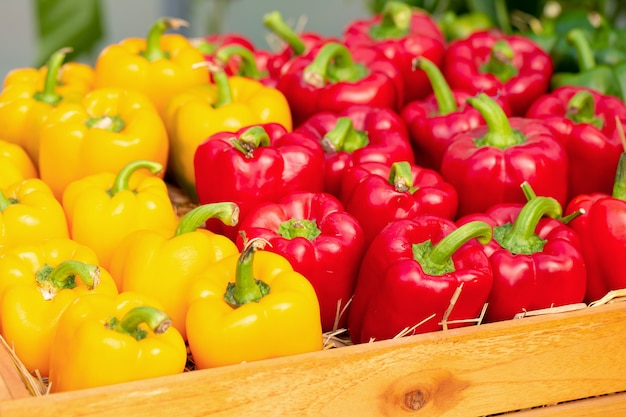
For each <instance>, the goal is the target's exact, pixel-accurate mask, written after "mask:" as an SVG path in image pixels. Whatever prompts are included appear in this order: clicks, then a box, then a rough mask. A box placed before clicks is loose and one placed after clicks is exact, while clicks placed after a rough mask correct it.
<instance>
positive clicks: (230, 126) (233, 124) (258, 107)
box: [163, 70, 292, 202]
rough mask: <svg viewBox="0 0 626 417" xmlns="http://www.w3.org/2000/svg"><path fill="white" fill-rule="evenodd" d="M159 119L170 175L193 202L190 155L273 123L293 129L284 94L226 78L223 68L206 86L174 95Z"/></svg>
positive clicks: (258, 84)
mask: <svg viewBox="0 0 626 417" xmlns="http://www.w3.org/2000/svg"><path fill="white" fill-rule="evenodd" d="M163 120H164V122H165V126H166V128H167V131H168V136H169V138H170V156H169V164H170V165H169V172H170V173H171V174H172V175H173V177H174V179H175V180H176V182H177V183H178V184H179V185H180V186H181V187H182V188H183V189H184V190H185V192H186V193H187V195H188V196H189V197H190V198H191V200H192V201H195V202H197V194H196V190H195V175H194V155H195V152H196V148H197V147H198V145H200V143H202V142H204V141H205V140H206V139H207V138H208V137H209V136H211V135H212V134H214V133H217V132H224V131H230V132H236V131H237V130H239V129H241V128H242V127H245V126H250V125H254V124H261V123H271V122H273V123H279V124H281V125H283V126H284V127H285V129H287V131H291V130H292V121H291V110H290V109H289V104H288V103H287V99H286V98H285V96H284V95H283V93H281V92H280V91H279V90H277V89H275V88H271V87H266V86H264V85H263V84H261V83H260V82H259V81H256V80H253V79H250V78H246V77H240V76H232V77H228V76H227V75H226V74H225V73H224V71H222V70H220V71H217V72H215V73H214V83H210V82H205V83H204V84H200V85H197V86H194V87H191V88H189V89H187V90H185V91H183V92H181V93H180V94H177V95H175V96H174V97H172V99H171V100H170V102H169V103H168V105H167V107H166V109H165V112H164V115H163Z"/></svg>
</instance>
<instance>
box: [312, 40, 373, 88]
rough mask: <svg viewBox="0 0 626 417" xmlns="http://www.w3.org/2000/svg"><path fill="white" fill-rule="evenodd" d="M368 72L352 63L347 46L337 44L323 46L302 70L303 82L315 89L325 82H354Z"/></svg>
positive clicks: (361, 66)
mask: <svg viewBox="0 0 626 417" xmlns="http://www.w3.org/2000/svg"><path fill="white" fill-rule="evenodd" d="M368 72H369V70H368V69H367V67H366V66H365V65H362V64H359V63H356V62H354V60H353V59H352V55H351V54H350V50H349V49H348V47H347V46H345V45H343V44H341V43H338V42H329V43H327V44H325V45H324V46H323V47H322V48H321V49H320V50H319V52H318V53H317V55H316V56H315V58H314V59H313V61H312V62H311V63H310V64H309V65H307V67H306V68H305V69H304V73H303V80H304V81H305V82H306V83H308V84H310V85H312V86H315V87H319V88H321V87H323V86H324V85H325V84H326V82H331V83H336V82H340V81H347V82H355V81H358V80H360V79H361V78H363V77H365V76H366V75H367V74H368Z"/></svg>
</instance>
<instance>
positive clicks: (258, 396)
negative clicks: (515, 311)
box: [0, 303, 626, 417]
mask: <svg viewBox="0 0 626 417" xmlns="http://www.w3.org/2000/svg"><path fill="white" fill-rule="evenodd" d="M250 348H251V349H253V348H254V347H253V346H251V347H250ZM94 360H97V358H94ZM4 381H5V383H6V379H5V380H4ZM5 389H6V388H5ZM622 391H626V303H616V304H610V305H605V306H598V307H592V308H586V309H583V310H578V311H572V312H567V313H560V314H552V315H546V316H537V317H529V318H524V319H520V320H511V321H508V322H500V323H493V324H485V325H481V326H475V327H469V328H463V329H454V330H448V331H445V332H436V333H429V334H425V335H419V336H412V337H406V338H403V339H398V340H390V341H381V342H376V343H370V344H364V345H358V346H348V347H342V348H337V349H331V350H326V351H323V352H317V353H313V354H305V355H298V356H292V357H288V358H281V359H275V360H267V361H260V362H256V363H248V364H242V365H236V366H229V367H224V368H217V369H212V370H204V371H193V372H187V373H184V374H181V375H176V376H172V377H166V378H158V379H151V380H145V381H139V382H133V383H126V384H119V385H115V386H110V387H102V388H97V389H90V390H82V391H76V392H70V393H62V394H52V395H47V396H43V397H38V398H32V397H31V398H17V399H10V400H7V399H6V397H4V398H1V401H0V415H1V416H2V417H24V416H37V417H46V416H55V417H56V416H61V415H62V416H68V417H70V416H114V417H119V416H125V415H133V416H138V417H139V416H150V417H158V416H167V417H171V416H173V415H176V416H184V417H193V416H207V415H221V416H231V415H233V416H259V415H262V416H271V415H277V416H351V415H358V416H400V417H401V416H474V415H475V416H481V415H483V416H484V415H489V414H495V413H500V412H505V411H512V410H525V411H522V412H519V414H520V416H522V415H524V416H526V415H527V416H531V417H532V416H542V415H547V414H548V413H549V410H555V412H557V414H555V415H557V416H560V415H563V416H565V415H568V416H569V415H581V416H582V415H626V414H624V413H623V412H624V410H625V408H626V398H625V397H624V396H625V395H626V394H614V395H611V396H605V397H597V398H590V399H588V400H585V401H577V402H575V403H574V402H572V403H565V404H559V405H558V406H556V407H546V408H535V409H530V408H531V407H537V406H541V405H546V404H556V403H563V402H565V401H572V400H577V399H585V398H589V397H596V396H598V395H602V394H609V393H616V392H622ZM0 392H2V388H1V387H0ZM587 404H591V405H589V406H587ZM594 404H595V406H596V407H602V408H600V409H601V410H602V411H603V413H602V414H593V413H591V412H589V411H586V412H585V411H584V410H585V407H591V408H588V410H594V409H595V408H593V405H594ZM568 408H569V410H568ZM559 409H560V410H565V411H561V412H560V414H558V412H559V411H558V410H559ZM577 409H581V410H583V412H582V414H568V413H571V412H572V410H577ZM620 410H621V413H620ZM542 413H543V414H542ZM613 413H615V414H613ZM550 415H553V414H550Z"/></svg>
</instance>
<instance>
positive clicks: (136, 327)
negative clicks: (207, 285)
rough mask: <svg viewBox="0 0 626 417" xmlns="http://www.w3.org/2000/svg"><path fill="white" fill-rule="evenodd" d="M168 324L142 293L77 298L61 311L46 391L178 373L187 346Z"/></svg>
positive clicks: (162, 312)
mask: <svg viewBox="0 0 626 417" xmlns="http://www.w3.org/2000/svg"><path fill="white" fill-rule="evenodd" d="M170 324H171V321H170V320H169V318H168V316H167V314H166V313H165V312H164V311H163V310H162V309H161V307H160V306H159V304H158V303H157V302H155V301H154V300H151V299H150V298H149V297H146V296H144V295H143V294H138V293H132V292H125V293H121V294H120V295H118V296H106V295H102V294H90V295H86V296H83V297H80V298H79V299H77V300H76V301H75V302H74V303H73V304H72V305H71V306H69V307H68V308H67V309H66V310H65V312H64V313H63V316H62V317H61V318H60V320H59V324H58V330H57V332H56V334H55V337H54V339H53V341H52V348H51V354H50V377H49V382H50V390H51V392H65V391H73V390H79V389H84V388H93V387H100V386H105V385H111V384H117V383H121V382H129V381H136V380H141V379H147V378H156V377H161V376H166V375H175V374H178V373H182V372H183V371H184V370H185V364H186V362H187V348H186V346H185V342H184V340H183V338H182V337H181V335H180V333H178V331H177V330H176V329H175V328H173V327H170Z"/></svg>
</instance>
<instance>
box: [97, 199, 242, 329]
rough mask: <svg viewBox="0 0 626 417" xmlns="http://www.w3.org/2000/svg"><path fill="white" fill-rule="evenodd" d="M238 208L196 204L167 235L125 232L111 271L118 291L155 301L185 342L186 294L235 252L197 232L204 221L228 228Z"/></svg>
mask: <svg viewBox="0 0 626 417" xmlns="http://www.w3.org/2000/svg"><path fill="white" fill-rule="evenodd" d="M238 213H239V208H238V207H237V205H236V204H234V203H228V202H224V203H215V204H206V205H202V206H198V207H196V208H194V209H193V210H191V211H189V212H188V213H187V214H185V215H184V216H183V217H182V219H181V221H180V223H179V225H178V228H177V229H176V233H174V235H173V236H170V237H164V236H162V235H160V234H158V233H156V232H153V231H150V230H140V231H137V232H134V233H132V234H130V235H129V236H128V237H127V238H125V239H124V240H122V242H121V243H120V244H119V245H118V246H117V248H116V249H115V251H114V252H113V255H112V258H111V263H110V269H109V271H110V272H111V275H112V276H113V279H115V280H116V282H117V284H118V288H120V290H121V291H136V292H140V293H142V294H148V295H150V296H152V297H153V298H154V299H156V300H158V301H159V302H160V303H161V304H162V305H163V307H164V309H165V311H166V312H167V314H169V316H170V317H171V318H172V322H173V326H174V327H175V328H176V329H177V330H178V331H179V332H180V333H181V335H182V336H183V338H185V339H186V338H187V335H186V331H185V318H186V316H187V291H188V290H189V285H190V283H191V282H192V281H193V280H194V279H195V277H196V276H197V275H198V274H199V273H200V272H202V271H204V270H205V269H206V268H208V267H209V266H210V265H213V264H214V263H216V262H218V261H220V260H222V259H224V258H226V257H228V256H231V255H236V254H239V250H238V249H237V245H236V244H235V243H234V242H233V241H232V240H230V239H228V238H227V237H226V236H222V235H219V234H215V233H212V232H210V231H208V230H206V229H203V228H200V226H202V224H203V223H204V222H205V221H206V220H207V219H208V218H219V219H220V220H221V221H222V222H224V223H225V224H227V225H229V226H232V225H235V224H236V223H237V220H238Z"/></svg>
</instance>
